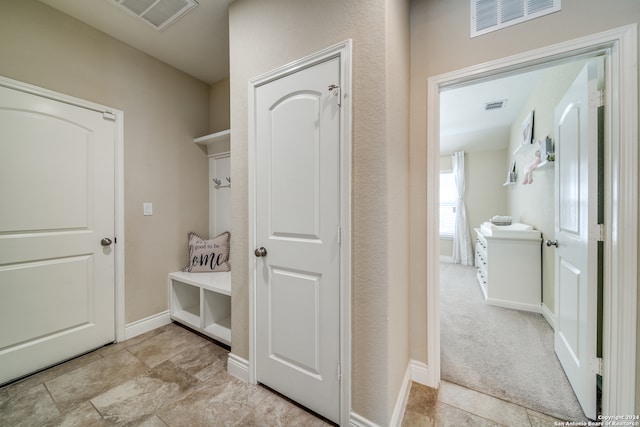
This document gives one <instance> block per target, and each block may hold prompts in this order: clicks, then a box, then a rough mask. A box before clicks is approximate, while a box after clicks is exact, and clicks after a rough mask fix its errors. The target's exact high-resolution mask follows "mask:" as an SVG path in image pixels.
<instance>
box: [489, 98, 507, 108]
mask: <svg viewBox="0 0 640 427" xmlns="http://www.w3.org/2000/svg"><path fill="white" fill-rule="evenodd" d="M506 104H507V100H506V99H503V100H502V101H492V102H487V103H486V104H484V109H485V110H487V111H489V110H499V109H501V108H504V106H505V105H506Z"/></svg>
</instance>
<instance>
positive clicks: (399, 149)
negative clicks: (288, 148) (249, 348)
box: [354, 0, 410, 415]
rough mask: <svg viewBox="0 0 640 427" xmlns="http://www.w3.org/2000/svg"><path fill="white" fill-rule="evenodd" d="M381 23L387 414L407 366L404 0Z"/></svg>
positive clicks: (394, 2)
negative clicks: (383, 29)
mask: <svg viewBox="0 0 640 427" xmlns="http://www.w3.org/2000/svg"><path fill="white" fill-rule="evenodd" d="M385 21H386V24H385V25H386V34H387V35H386V43H387V44H386V55H387V58H386V61H385V62H386V73H385V74H386V78H387V86H386V87H387V91H386V94H387V100H386V112H387V131H386V150H387V165H388V166H387V168H388V172H387V186H388V190H387V191H388V192H387V198H388V202H387V206H388V211H389V214H388V216H387V221H388V229H389V243H388V246H387V248H386V250H387V263H388V265H389V267H388V273H387V274H388V280H387V283H388V287H389V289H388V295H389V297H388V298H389V314H388V317H389V325H388V332H387V333H388V336H389V338H388V340H389V343H388V348H389V358H388V366H389V368H388V369H389V372H388V378H389V380H388V384H389V386H388V387H387V396H388V398H387V399H388V400H387V406H388V409H387V413H388V414H389V415H390V414H391V413H392V411H393V407H394V405H395V403H396V400H397V396H398V392H399V390H400V387H401V385H402V380H403V378H404V374H405V371H406V369H407V363H408V361H409V334H410V332H409V331H410V324H409V310H408V308H409V170H408V165H409V63H410V61H409V1H408V0H402V1H398V0H386V12H385ZM367 108H371V107H370V106H369V107H367ZM354 191H357V190H356V189H354Z"/></svg>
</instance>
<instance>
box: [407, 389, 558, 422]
mask: <svg viewBox="0 0 640 427" xmlns="http://www.w3.org/2000/svg"><path fill="white" fill-rule="evenodd" d="M557 425H561V423H560V420H558V419H556V418H552V417H549V416H548V415H544V414H541V413H539V412H536V411H533V410H531V409H527V408H524V407H522V406H518V405H515V404H513V403H509V402H505V401H504V400H500V399H497V398H495V397H492V396H488V395H486V394H483V393H479V392H477V391H474V390H470V389H468V388H464V387H461V386H459V385H456V384H453V383H449V382H446V381H443V382H442V383H441V384H440V389H439V390H437V391H436V390H435V389H432V388H430V387H425V386H423V385H420V384H417V383H413V384H412V386H411V392H410V393H409V398H408V401H407V406H406V409H405V413H404V418H403V420H402V427H418V426H419V427H422V426H442V427H449V426H451V427H459V426H474V427H476V426H478V427H489V426H508V427H520V426H522V427H543V426H557Z"/></svg>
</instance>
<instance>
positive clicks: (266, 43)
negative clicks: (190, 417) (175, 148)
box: [229, 0, 408, 425]
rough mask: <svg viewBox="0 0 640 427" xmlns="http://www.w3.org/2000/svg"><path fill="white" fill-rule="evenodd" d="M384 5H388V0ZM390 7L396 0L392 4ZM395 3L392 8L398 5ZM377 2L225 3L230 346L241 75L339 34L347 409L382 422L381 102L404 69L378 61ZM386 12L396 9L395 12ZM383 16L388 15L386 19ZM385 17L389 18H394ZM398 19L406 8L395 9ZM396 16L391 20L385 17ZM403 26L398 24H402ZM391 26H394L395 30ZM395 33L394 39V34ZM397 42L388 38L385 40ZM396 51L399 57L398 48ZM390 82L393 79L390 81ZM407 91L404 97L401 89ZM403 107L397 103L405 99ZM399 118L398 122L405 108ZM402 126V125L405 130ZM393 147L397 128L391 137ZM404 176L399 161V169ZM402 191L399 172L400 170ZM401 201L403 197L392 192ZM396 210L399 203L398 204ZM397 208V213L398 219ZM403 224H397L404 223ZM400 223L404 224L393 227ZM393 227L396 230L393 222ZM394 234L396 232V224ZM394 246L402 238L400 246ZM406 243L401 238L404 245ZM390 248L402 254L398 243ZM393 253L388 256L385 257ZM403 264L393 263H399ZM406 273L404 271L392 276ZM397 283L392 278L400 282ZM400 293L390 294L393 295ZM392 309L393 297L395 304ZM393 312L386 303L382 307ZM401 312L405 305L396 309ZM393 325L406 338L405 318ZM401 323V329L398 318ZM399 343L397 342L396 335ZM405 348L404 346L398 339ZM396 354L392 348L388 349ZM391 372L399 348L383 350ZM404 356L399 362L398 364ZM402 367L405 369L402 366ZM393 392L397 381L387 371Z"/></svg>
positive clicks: (236, 295)
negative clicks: (346, 145)
mask: <svg viewBox="0 0 640 427" xmlns="http://www.w3.org/2000/svg"><path fill="white" fill-rule="evenodd" d="M389 7H392V6H389ZM393 7H396V6H393ZM400 9H401V8H400ZM386 14H387V4H386V2H385V1H383V0H376V1H371V0H354V1H349V2H343V1H339V0H331V1H321V2H320V1H310V0H304V1H299V0H273V1H269V2H264V1H262V0H237V1H235V2H234V3H232V4H231V6H230V11H229V16H230V49H231V62H230V63H231V69H230V76H231V77H230V79H231V128H232V137H231V146H232V155H231V170H232V172H231V173H232V179H233V182H234V193H233V195H232V207H231V208H232V217H233V219H232V221H233V222H232V233H231V235H232V245H231V246H232V255H231V256H232V258H233V260H234V270H233V272H232V274H233V276H232V278H233V298H232V305H233V325H232V334H233V337H232V341H233V348H232V351H233V352H234V353H236V354H238V355H239V356H241V357H245V358H247V357H248V352H249V347H248V346H249V343H248V332H249V325H248V318H249V313H248V262H249V259H248V254H249V249H250V248H248V247H247V238H248V229H247V227H248V225H247V224H248V221H249V219H248V210H247V209H248V208H247V196H246V194H247V174H248V169H247V168H248V165H247V139H248V138H247V126H248V122H247V120H248V106H247V85H248V80H249V79H251V78H252V77H255V76H258V75H260V74H262V73H264V72H267V71H269V70H272V69H274V68H276V67H279V66H281V65H284V64H286V63H288V62H291V61H293V60H296V59H298V58H301V57H303V56H305V55H308V54H311V53H314V52H316V51H319V50H321V49H324V48H326V47H328V46H331V45H333V44H335V43H338V42H341V41H343V40H346V39H349V38H350V39H352V40H353V93H352V94H351V96H352V102H353V113H354V117H353V164H352V167H353V177H352V178H353V191H352V216H353V227H352V242H353V247H352V267H353V273H352V313H353V319H352V343H353V345H352V357H353V363H352V369H353V371H352V406H353V410H354V411H355V412H356V413H358V414H360V415H362V416H364V417H366V418H368V419H370V420H372V421H374V422H377V423H380V424H381V425H384V424H386V423H387V420H388V417H389V415H390V414H389V401H388V400H389V399H388V393H390V392H389V390H390V387H389V386H388V382H389V381H390V379H389V377H388V375H389V374H388V372H389V369H388V367H389V363H390V362H389V360H390V358H389V356H388V352H389V348H388V334H387V331H388V322H389V321H390V320H389V318H388V317H387V315H388V312H389V310H390V308H389V305H390V303H389V296H388V292H389V290H390V288H391V286H390V284H389V283H388V279H389V262H390V261H388V259H387V257H388V255H389V243H388V242H389V239H390V237H389V215H390V213H389V206H388V204H389V202H390V200H389V198H388V194H387V192H388V186H389V179H388V176H389V175H388V174H389V169H392V170H394V171H395V170H398V169H399V166H398V165H397V164H395V163H394V164H393V165H390V164H389V163H388V160H387V156H388V154H389V151H388V147H387V145H386V144H387V137H388V130H387V123H388V120H390V119H391V117H392V116H391V115H390V113H389V112H388V111H387V110H388V107H387V106H386V105H387V104H386V103H387V101H393V102H396V103H398V105H400V106H402V96H403V95H402V93H403V92H402V91H406V79H407V76H406V73H405V74H404V75H403V74H402V73H403V71H402V67H400V69H399V70H398V69H396V67H395V66H393V67H389V68H387V66H386V65H385V61H386V60H387V56H386V55H387V54H388V52H386V46H387V42H386V41H385V31H386V25H387V24H389V25H391V23H390V22H388V21H387V20H386V18H385V16H386ZM394 17H395V15H394ZM390 19H392V18H390ZM393 19H394V20H395V19H397V18H393ZM404 19H405V20H406V15H405V16H404ZM394 22H395V21H394ZM404 30H405V31H406V28H405V29H404ZM394 31H396V30H394ZM399 37H400V39H401V38H402V37H401V36H399ZM389 43H390V44H392V45H394V46H395V45H396V44H397V43H398V42H397V41H396V39H394V40H393V41H390V42H389ZM405 49H406V47H405ZM398 55H400V56H399V57H403V54H402V53H401V52H400V53H398ZM387 71H389V72H392V73H394V74H393V75H396V74H395V73H399V78H401V79H404V83H403V82H402V80H400V81H399V82H397V85H398V88H399V90H400V91H401V92H400V94H399V95H393V96H390V97H389V95H388V89H387V84H388V83H387V82H388V78H387V76H386V72H387ZM394 87H395V86H394ZM405 96H406V95H405ZM404 108H405V110H406V108H407V107H406V101H405V106H404ZM400 120H401V121H402V123H404V125H403V124H398V126H399V128H400V131H401V132H402V128H403V126H404V127H405V128H406V115H405V117H400ZM405 132H406V130H405ZM396 141H397V143H398V144H401V141H402V134H400V137H399V138H397V139H396ZM406 151H407V150H406V148H401V149H400V150H399V151H398V152H394V153H393V160H394V162H395V161H396V160H397V161H398V163H400V164H401V163H402V161H403V160H402V159H403V158H404V159H406ZM402 171H403V173H405V174H406V164H405V165H404V167H403V168H402ZM398 182H399V183H400V186H401V188H402V186H403V184H402V183H403V182H406V178H402V177H400V179H399V181H398ZM398 197H399V198H400V200H402V198H403V197H406V196H402V195H400V196H398ZM400 209H401V210H402V207H400ZM404 210H405V212H403V213H401V217H402V216H404V217H406V209H404ZM405 222H406V221H405ZM400 227H406V225H401V226H400ZM394 231H395V229H394ZM401 232H402V231H401ZM398 246H399V247H402V243H399V245H398ZM405 246H406V245H405ZM399 254H406V249H402V250H401V252H400V253H399ZM394 259H396V258H394ZM399 268H402V267H399ZM402 280H405V282H406V272H405V273H403V274H402V275H400V276H399V277H398V281H399V282H400V281H402ZM403 286H404V288H405V289H406V283H405V284H399V289H402V287H403ZM403 298H404V297H403V296H399V297H398V300H399V301H401V300H402V299H403ZM399 305H400V306H401V305H402V303H401V302H400V303H399ZM391 311H392V312H393V313H394V319H393V322H396V319H395V316H396V314H398V315H399V313H398V311H399V310H398V309H397V308H396V306H395V303H394V307H393V308H392V309H391ZM404 313H406V311H405V312H404ZM399 317H400V316H398V320H397V322H398V323H397V324H398V326H399V327H400V328H402V330H400V331H399V333H400V334H405V335H401V336H406V330H407V328H406V321H403V320H401V319H400V318H399ZM403 323H404V325H405V326H401V325H403ZM405 341H406V339H405ZM402 346H403V347H404V349H406V350H405V352H406V353H408V343H406V342H404V343H402ZM394 351H395V350H394ZM391 359H392V360H394V362H391V363H393V366H394V372H395V371H396V370H397V368H396V366H397V363H398V362H395V360H396V359H402V356H401V355H397V354H395V353H394V355H393V356H392V357H391ZM407 362H408V360H405V361H404V362H403V363H404V366H403V369H404V368H406V365H407ZM403 374H404V372H403ZM393 375H394V378H393V383H394V384H393V385H392V386H391V388H392V389H395V388H396V383H397V379H396V378H395V374H393Z"/></svg>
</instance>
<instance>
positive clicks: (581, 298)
mask: <svg viewBox="0 0 640 427" xmlns="http://www.w3.org/2000/svg"><path fill="white" fill-rule="evenodd" d="M599 99H600V97H599V96H598V66H597V62H595V61H592V62H590V63H589V64H587V65H586V66H585V67H584V68H583V70H582V71H581V72H580V74H579V75H578V77H577V78H576V80H575V81H574V83H573V84H572V85H571V87H570V88H569V90H568V91H567V93H566V94H565V95H564V97H563V98H562V100H561V102H560V103H559V104H558V106H557V107H556V110H555V129H556V226H555V232H556V241H557V248H556V256H555V261H556V287H555V289H556V291H555V300H556V329H555V350H556V353H557V355H558V359H559V360H560V363H561V364H562V366H563V368H564V370H565V372H566V374H567V377H568V378H569V382H570V383H571V386H572V387H573V389H574V391H575V393H576V396H577V397H578V400H579V402H580V405H581V406H582V409H583V410H584V413H585V415H586V416H587V417H589V418H591V419H595V418H596V398H597V393H596V374H597V372H598V369H597V367H598V363H597V362H598V360H597V358H596V342H597V341H596V340H597V335H596V334H597V332H596V331H597V273H598V270H597V268H598V267H597V265H598V260H597V240H598V235H599V233H598V230H599V229H598V226H597V197H598V192H597V176H598V173H597V172H598V169H597V163H598V162H597V155H598V150H597V142H598V141H597V138H598V136H597V134H598V120H597V108H598V107H599Z"/></svg>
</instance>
